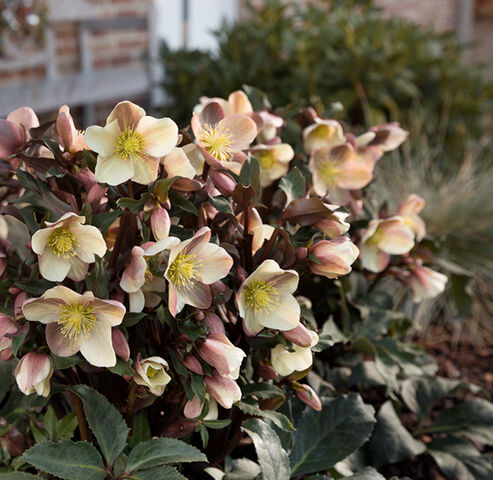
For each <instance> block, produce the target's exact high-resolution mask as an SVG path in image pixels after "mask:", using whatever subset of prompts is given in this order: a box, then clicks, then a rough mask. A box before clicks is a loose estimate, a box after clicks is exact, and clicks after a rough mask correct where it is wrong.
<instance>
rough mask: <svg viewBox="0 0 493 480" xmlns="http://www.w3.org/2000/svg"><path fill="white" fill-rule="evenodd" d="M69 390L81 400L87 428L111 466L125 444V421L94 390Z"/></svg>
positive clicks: (76, 387)
mask: <svg viewBox="0 0 493 480" xmlns="http://www.w3.org/2000/svg"><path fill="white" fill-rule="evenodd" d="M71 390H72V391H74V392H75V393H76V394H77V395H78V396H79V397H80V398H81V399H82V402H83V404H84V412H85V414H86V419H87V423H88V425H89V428H90V429H91V430H92V432H93V433H94V435H95V437H96V439H97V441H98V443H99V446H100V447H101V451H102V452H103V455H104V457H105V458H106V460H107V461H108V463H110V464H112V463H113V461H114V460H115V458H116V457H117V456H118V455H120V453H121V452H122V451H123V449H124V448H125V445H126V443H127V435H128V428H127V424H126V423H125V420H123V418H122V416H121V415H120V413H119V412H118V410H117V409H116V408H115V407H114V406H113V405H112V404H111V403H110V402H108V400H106V398H105V397H104V396H103V395H101V394H100V393H99V392H96V390H93V389H92V388H89V387H88V386H86V385H74V386H73V387H71Z"/></svg>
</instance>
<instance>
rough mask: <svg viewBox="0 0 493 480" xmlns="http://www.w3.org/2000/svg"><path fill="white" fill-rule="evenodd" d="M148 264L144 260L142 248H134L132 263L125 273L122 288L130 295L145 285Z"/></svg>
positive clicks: (121, 281)
mask: <svg viewBox="0 0 493 480" xmlns="http://www.w3.org/2000/svg"><path fill="white" fill-rule="evenodd" d="M146 269H147V262H146V260H145V258H144V250H142V248H141V247H137V246H135V247H133V248H132V252H131V257H130V263H129V264H128V266H127V268H126V269H125V271H124V272H123V275H122V279H121V280H120V287H121V288H122V289H123V290H124V291H125V292H128V293H132V292H137V291H138V290H140V288H141V287H142V285H144V283H145V272H146Z"/></svg>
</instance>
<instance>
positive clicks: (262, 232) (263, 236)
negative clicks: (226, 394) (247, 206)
mask: <svg viewBox="0 0 493 480" xmlns="http://www.w3.org/2000/svg"><path fill="white" fill-rule="evenodd" d="M236 218H237V219H238V221H239V222H240V224H241V225H242V226H243V227H244V226H245V225H244V221H243V218H244V214H243V212H241V213H239V214H238V215H237V216H236ZM248 221H249V223H248V224H249V227H250V232H249V233H251V234H252V254H254V255H255V253H256V252H257V250H259V249H260V248H261V247H262V245H263V244H264V242H265V240H269V239H270V237H272V234H273V233H274V230H275V228H274V227H273V226H272V225H268V224H264V223H262V217H261V216H260V214H259V213H258V210H257V209H256V208H252V209H251V210H250V215H249V218H248Z"/></svg>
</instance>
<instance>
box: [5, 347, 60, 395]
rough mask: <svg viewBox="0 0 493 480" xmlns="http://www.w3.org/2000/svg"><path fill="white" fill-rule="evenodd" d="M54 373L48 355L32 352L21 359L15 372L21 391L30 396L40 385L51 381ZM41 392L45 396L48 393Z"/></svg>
mask: <svg viewBox="0 0 493 480" xmlns="http://www.w3.org/2000/svg"><path fill="white" fill-rule="evenodd" d="M52 373H53V365H52V362H51V358H50V357H49V356H48V355H45V354H43V353H39V352H30V353H28V354H26V355H24V356H23V357H22V358H21V360H20V362H19V363H18V365H17V367H16V369H15V371H14V376H15V380H16V382H17V385H18V387H19V390H20V391H21V392H22V393H24V394H25V395H29V394H31V393H34V392H35V391H36V390H37V389H36V387H37V386H38V384H40V383H41V382H44V381H45V380H48V381H49V378H50V377H51V375H52ZM38 388H39V387H38ZM41 391H42V393H43V394H44V393H46V392H45V391H43V389H41ZM48 392H49V389H48ZM45 396H47V395H45Z"/></svg>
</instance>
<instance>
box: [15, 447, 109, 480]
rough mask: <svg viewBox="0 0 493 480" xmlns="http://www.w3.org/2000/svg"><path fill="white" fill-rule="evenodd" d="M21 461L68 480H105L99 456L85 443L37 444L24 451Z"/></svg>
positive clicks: (93, 448) (94, 449)
mask: <svg viewBox="0 0 493 480" xmlns="http://www.w3.org/2000/svg"><path fill="white" fill-rule="evenodd" d="M22 459H23V460H25V461H26V462H28V463H30V464H31V465H33V466H35V467H36V468H39V469H40V470H43V471H44V472H48V473H51V474H52V475H56V476H57V477H61V478H65V479H68V480H88V479H89V478H90V479H91V480H104V479H105V478H106V472H105V471H104V464H103V460H102V459H101V455H99V453H98V451H97V450H96V447H94V446H93V445H91V444H90V443H87V442H77V443H75V442H71V441H70V440H61V441H60V442H59V443H52V442H42V443H38V444H37V445H34V447H31V448H30V449H29V450H27V451H25V452H24V453H23V455H22Z"/></svg>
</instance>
